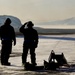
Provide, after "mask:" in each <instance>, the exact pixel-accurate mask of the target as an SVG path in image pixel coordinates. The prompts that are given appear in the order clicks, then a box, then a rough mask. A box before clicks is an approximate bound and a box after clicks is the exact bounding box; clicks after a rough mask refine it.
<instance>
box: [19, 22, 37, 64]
mask: <svg viewBox="0 0 75 75" xmlns="http://www.w3.org/2000/svg"><path fill="white" fill-rule="evenodd" d="M26 25H27V28H25V26H26ZM33 26H34V24H33V23H32V22H31V21H29V22H26V23H25V24H24V25H23V26H21V28H20V32H21V33H23V35H24V44H23V54H22V63H23V64H25V63H26V61H27V54H28V50H29V49H30V55H31V63H32V64H33V65H36V54H35V48H36V47H37V45H38V33H37V31H36V30H35V29H33Z"/></svg>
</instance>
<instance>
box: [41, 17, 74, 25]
mask: <svg viewBox="0 0 75 75" xmlns="http://www.w3.org/2000/svg"><path fill="white" fill-rule="evenodd" d="M64 24H65V25H75V17H72V18H68V19H65V20H56V21H52V22H44V23H41V25H64Z"/></svg>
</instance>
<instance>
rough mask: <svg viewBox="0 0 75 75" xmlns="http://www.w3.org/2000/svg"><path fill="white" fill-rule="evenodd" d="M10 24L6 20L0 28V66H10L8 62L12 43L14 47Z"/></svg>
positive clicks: (13, 33) (13, 32)
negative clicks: (0, 45)
mask: <svg viewBox="0 0 75 75" xmlns="http://www.w3.org/2000/svg"><path fill="white" fill-rule="evenodd" d="M10 24H11V20H10V19H9V18H7V19H6V21H5V23H4V25H2V26H1V27H0V37H1V44H2V49H1V64H2V65H10V63H9V62H8V60H9V56H10V54H11V51H12V42H14V45H16V38H15V31H14V28H13V27H12V26H11V25H10Z"/></svg>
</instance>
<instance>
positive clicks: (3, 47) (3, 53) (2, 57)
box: [1, 42, 6, 65]
mask: <svg viewBox="0 0 75 75" xmlns="http://www.w3.org/2000/svg"><path fill="white" fill-rule="evenodd" d="M5 51H6V45H5V43H3V42H2V49H1V64H2V65H3V64H4V63H5V54H6V52H5Z"/></svg>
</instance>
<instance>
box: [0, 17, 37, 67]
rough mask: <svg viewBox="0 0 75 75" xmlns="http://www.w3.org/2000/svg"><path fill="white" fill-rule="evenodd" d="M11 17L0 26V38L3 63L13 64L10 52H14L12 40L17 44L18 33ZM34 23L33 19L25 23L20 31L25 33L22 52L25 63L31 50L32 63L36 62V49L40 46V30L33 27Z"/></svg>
mask: <svg viewBox="0 0 75 75" xmlns="http://www.w3.org/2000/svg"><path fill="white" fill-rule="evenodd" d="M11 22H12V21H11V19H10V18H7V19H6V21H5V22H4V24H3V25H2V26H1V27H0V38H1V44H2V48H1V64H2V65H8V66H9V65H11V63H10V62H8V61H9V57H10V54H11V52H12V42H13V43H14V46H15V45H16V34H15V30H14V28H13V27H12V26H11ZM33 26H34V24H33V23H32V21H28V22H26V23H24V25H22V26H21V27H20V29H19V31H20V32H21V33H22V34H23V35H24V43H23V53H22V64H23V65H25V63H26V62H27V55H28V51H29V50H30V55H31V64H33V65H34V66H36V65H37V63H36V53H35V49H36V48H37V46H38V32H37V31H36V30H35V29H34V28H33Z"/></svg>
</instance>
